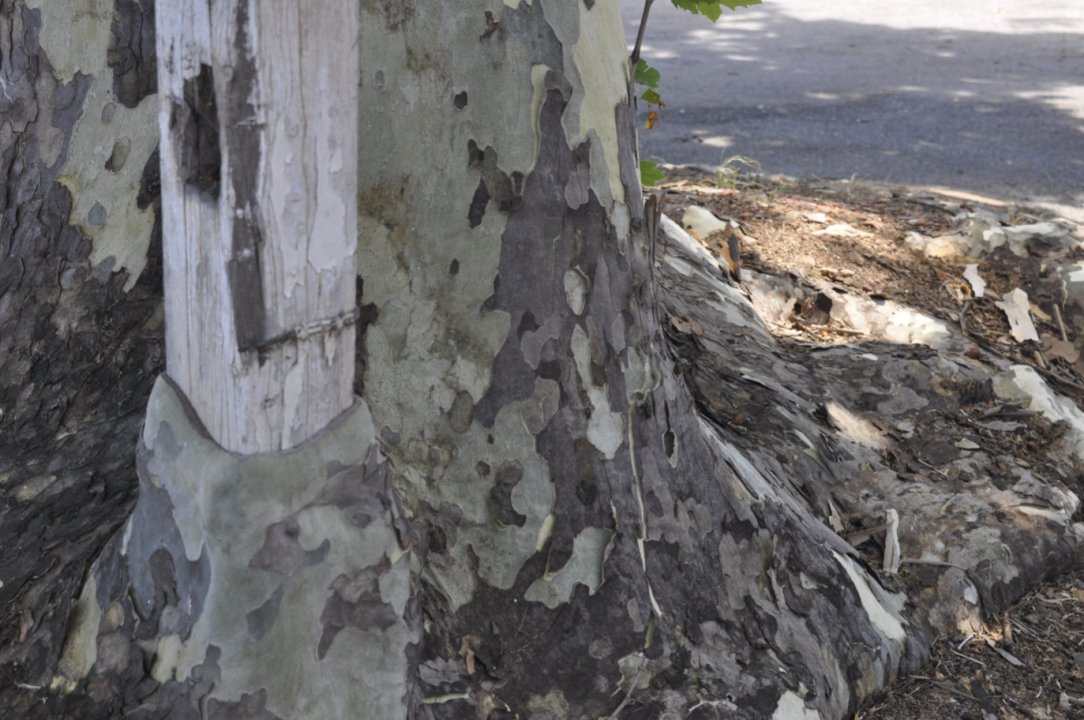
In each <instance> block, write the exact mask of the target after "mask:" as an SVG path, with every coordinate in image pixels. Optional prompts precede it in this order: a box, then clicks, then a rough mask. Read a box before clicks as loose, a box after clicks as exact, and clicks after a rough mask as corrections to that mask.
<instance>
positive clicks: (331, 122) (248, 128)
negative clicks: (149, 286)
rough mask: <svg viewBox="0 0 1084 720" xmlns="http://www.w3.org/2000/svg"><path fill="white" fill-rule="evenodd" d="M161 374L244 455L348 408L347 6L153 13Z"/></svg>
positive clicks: (350, 32) (250, 5) (181, 8)
mask: <svg viewBox="0 0 1084 720" xmlns="http://www.w3.org/2000/svg"><path fill="white" fill-rule="evenodd" d="M156 20H157V37H158V40H157V43H158V68H159V70H158V80H159V82H158V87H159V94H160V99H161V106H160V111H159V126H160V131H161V172H162V223H163V227H162V230H163V245H164V256H165V285H166V305H165V307H166V367H167V372H168V374H169V375H170V376H171V377H172V378H173V379H174V381H175V382H176V383H177V384H178V386H179V387H180V389H181V390H182V391H183V392H184V394H185V395H187V397H188V399H189V400H190V401H191V403H192V405H193V407H194V408H195V410H196V412H197V413H198V415H199V417H200V419H201V420H202V421H203V423H204V424H205V425H206V426H207V429H208V431H209V432H210V434H211V436H212V437H213V438H214V439H215V440H216V441H218V442H219V443H220V444H221V445H223V446H224V447H225V448H227V449H229V450H234V451H238V452H243V453H253V452H263V451H274V450H281V449H285V448H289V447H293V446H295V445H297V444H299V443H301V442H303V441H304V440H306V439H307V438H309V437H311V436H312V435H313V434H315V433H316V432H317V431H319V430H320V429H321V428H323V427H325V426H326V425H327V424H328V423H329V422H330V421H331V420H332V419H334V418H335V417H336V416H337V415H339V414H340V413H341V412H343V411H344V410H345V409H347V408H348V407H349V406H350V405H351V403H352V402H353V380H354V336H355V330H354V321H355V317H356V310H355V307H356V303H355V276H356V270H355V260H354V258H355V253H356V249H357V206H356V192H357V168H356V157H357V152H356V151H357V126H358V125H357V115H358V108H357V78H358V48H357V36H358V5H357V3H356V2H354V0H321V1H320V2H316V3H312V4H308V3H293V2H280V1H278V0H214V1H213V2H212V0H174V1H173V2H160V3H157V18H156Z"/></svg>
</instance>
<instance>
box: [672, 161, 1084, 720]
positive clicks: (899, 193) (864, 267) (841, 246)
mask: <svg viewBox="0 0 1084 720" xmlns="http://www.w3.org/2000/svg"><path fill="white" fill-rule="evenodd" d="M668 175H669V177H668V180H667V181H666V182H665V183H663V184H662V185H660V186H658V187H657V188H656V189H655V190H654V192H655V193H657V194H659V196H660V202H661V205H662V209H663V212H665V213H666V214H667V215H669V216H670V217H671V218H673V219H674V220H675V221H678V222H680V221H681V218H682V215H683V212H684V210H685V208H686V207H688V206H689V205H700V206H704V207H707V208H709V209H710V210H711V211H712V212H713V213H714V214H715V215H717V216H719V217H720V218H727V219H732V220H735V221H737V223H738V224H739V225H740V226H741V232H742V234H743V235H744V237H743V238H742V243H741V245H742V247H741V265H742V268H743V270H745V269H750V270H756V271H761V272H770V273H775V274H780V273H790V274H792V275H794V276H796V277H798V278H803V279H812V280H815V281H817V282H820V283H829V284H831V286H832V287H835V288H839V289H841V290H843V291H845V292H847V293H851V294H856V295H859V296H865V297H867V298H870V299H873V300H894V301H896V302H898V303H901V304H904V305H908V306H910V307H912V308H914V309H916V310H919V311H922V312H924V313H927V314H929V315H933V316H935V317H938V318H940V319H942V320H944V321H946V322H949V323H951V324H953V325H955V326H956V327H958V328H960V330H961V331H962V334H963V335H964V336H965V337H966V338H967V339H968V341H969V342H973V343H974V348H973V350H974V352H975V353H978V352H979V349H980V348H981V350H982V351H985V352H986V353H993V354H994V355H996V356H999V357H1001V358H1004V359H1005V360H1008V361H1011V362H1013V363H1024V364H1028V365H1031V366H1032V367H1034V368H1035V369H1036V370H1037V371H1038V372H1040V373H1041V374H1042V375H1043V376H1044V377H1045V378H1046V379H1047V381H1048V382H1049V383H1050V384H1051V385H1052V386H1054V387H1055V388H1056V389H1057V390H1058V391H1059V392H1061V393H1062V394H1064V395H1066V396H1068V397H1071V398H1073V399H1074V400H1075V401H1076V402H1077V403H1078V404H1084V363H1082V361H1081V359H1080V357H1079V355H1078V353H1077V350H1076V349H1075V348H1074V343H1073V326H1072V324H1071V323H1069V322H1068V321H1067V320H1066V319H1064V318H1063V317H1062V315H1061V313H1060V312H1059V311H1058V306H1059V304H1060V301H1059V300H1058V298H1057V294H1058V292H1059V290H1058V285H1057V283H1056V282H1054V279H1053V278H1052V277H1051V272H1050V268H1051V266H1052V263H1053V261H1055V260H1056V261H1057V262H1065V261H1068V260H1073V259H1081V258H1084V252H1082V251H1081V250H1078V249H1072V250H1068V251H1067V250H1066V249H1065V248H1064V247H1062V248H1060V249H1057V250H1051V252H1050V253H1049V254H1046V253H1043V252H1038V253H1031V254H1029V256H1027V257H1019V256H1017V255H1014V254H1013V253H1011V252H1009V250H1008V249H1007V248H1004V247H1003V248H999V249H998V250H997V251H995V252H994V253H992V254H990V255H987V256H984V257H983V258H982V259H981V261H979V264H980V271H981V275H982V277H983V278H984V279H985V280H986V282H987V288H986V292H985V294H984V296H983V297H981V298H979V297H976V294H975V292H974V291H973V289H972V286H971V285H970V284H969V282H968V281H967V280H965V279H964V278H963V272H964V270H965V266H966V265H967V264H968V263H974V262H976V261H975V260H965V259H963V258H956V257H930V256H928V255H926V254H924V253H922V252H919V251H917V250H915V249H913V248H912V247H911V246H910V245H909V244H908V242H907V239H908V237H909V235H910V234H912V233H918V234H919V235H921V236H923V237H938V236H942V235H948V234H951V233H953V232H959V231H961V223H964V222H966V217H967V216H968V214H969V213H971V212H973V211H975V210H976V209H980V210H981V211H982V212H984V213H985V217H987V218H989V217H995V216H996V217H997V219H998V221H999V222H1000V223H1002V224H1003V225H1006V226H1008V225H1019V224H1023V223H1034V222H1039V221H1044V220H1048V219H1050V218H1048V217H1046V216H1045V215H1043V214H1042V213H1039V212H1033V211H1029V210H1027V209H1024V208H1017V207H1013V206H1008V205H1004V204H1001V203H998V202H996V201H994V200H990V199H985V198H968V197H950V196H946V195H938V194H935V193H932V192H916V191H913V190H912V191H906V190H903V189H898V188H891V187H883V186H871V185H862V184H856V183H847V182H833V183H826V182H825V183H822V182H802V181H793V180H786V179H778V178H772V179H766V178H761V177H754V176H747V175H741V176H736V175H730V176H727V177H721V178H714V177H712V176H711V175H710V174H707V173H704V172H703V171H698V170H694V169H687V168H680V169H679V168H673V169H669V170H668ZM1070 230H1071V232H1077V233H1079V230H1078V229H1072V228H1070ZM711 237H715V235H713V236H711ZM911 237H912V245H913V237H914V236H913V235H912V236H911ZM1077 237H1078V239H1080V238H1079V235H1077ZM705 244H706V245H707V246H708V247H709V249H710V250H712V251H713V252H715V253H716V254H717V255H719V254H721V253H722V252H723V251H724V248H722V247H721V246H720V245H719V244H718V243H713V242H712V239H711V238H710V237H709V238H708V239H707V240H706V241H705ZM1051 255H1053V256H1055V257H1051ZM1016 287H1020V288H1023V289H1024V290H1025V291H1027V293H1028V295H1029V299H1030V301H1031V313H1032V319H1033V320H1034V324H1035V327H1036V330H1037V331H1038V334H1039V337H1040V342H1033V341H1025V342H1018V341H1016V340H1014V339H1013V337H1012V333H1011V330H1010V326H1009V322H1008V320H1007V318H1006V315H1005V312H1004V311H1003V310H1002V309H1001V308H999V307H998V306H997V305H996V304H995V303H996V302H997V301H998V300H999V299H1000V298H1001V297H1002V296H1003V295H1004V294H1005V293H1008V292H1009V291H1011V290H1012V289H1013V288H1016ZM773 330H774V331H775V332H776V333H777V334H778V335H779V336H780V337H781V338H783V339H784V341H787V342H794V343H830V342H854V341H856V338H855V337H854V333H853V331H849V330H848V329H847V328H845V327H839V326H838V325H833V323H832V322H831V321H830V319H827V318H826V317H825V316H824V314H823V313H820V314H819V315H818V308H817V307H816V303H810V304H808V305H803V306H796V307H795V308H794V312H793V314H792V315H791V317H790V319H789V324H788V325H787V326H784V327H774V328H773ZM1077 342H1078V343H1079V340H1078V341H1077ZM968 352H969V353H970V352H971V351H970V350H969V351H968ZM976 413H980V414H984V417H986V418H987V419H988V418H990V417H993V416H994V415H995V414H996V415H998V417H999V418H1002V419H1004V415H1005V408H1003V407H997V406H993V407H990V406H986V407H985V408H984V406H982V405H981V404H980V405H978V406H977V409H976ZM1027 415H1028V414H1027V413H1023V414H1021V416H1020V417H1017V418H1015V420H1017V421H1020V430H1019V431H1017V432H1014V433H1000V434H997V435H998V436H999V437H1001V438H1004V439H1007V441H1008V442H1011V443H1012V444H1013V446H1012V455H1013V456H1014V457H1015V458H1016V461H1017V462H1018V463H1019V464H1021V465H1024V466H1035V467H1039V466H1042V465H1043V464H1044V457H1043V448H1044V447H1045V446H1046V445H1047V443H1049V442H1050V441H1051V439H1052V438H1053V437H1055V436H1056V435H1057V434H1058V432H1059V428H1058V426H1056V425H1054V426H1051V425H1050V424H1049V423H1045V422H1041V421H1039V422H1036V419H1035V416H1034V415H1031V416H1030V417H1027ZM976 419H982V418H981V417H980V418H976ZM990 435H991V436H990V438H988V439H989V440H990V441H991V442H993V441H994V435H995V434H990ZM1004 441H1005V440H1002V441H1001V442H1004ZM1071 485H1076V486H1077V487H1076V488H1075V489H1077V490H1078V492H1079V491H1080V487H1079V483H1071ZM860 549H865V548H860ZM869 552H870V554H871V559H873V560H875V559H876V558H877V557H878V553H877V552H876V549H870V550H869ZM986 620H987V627H988V632H986V634H985V635H984V636H971V637H942V638H939V639H938V640H937V642H936V643H935V644H934V649H933V656H932V657H931V659H930V662H929V664H928V665H927V667H926V668H925V669H924V670H923V671H922V672H921V673H920V674H916V675H911V676H909V677H906V678H904V679H902V680H901V681H900V682H899V683H898V684H897V685H896V686H894V687H893V688H890V689H889V690H888V692H887V693H886V694H885V695H884V696H883V697H882V698H880V699H879V700H877V701H875V702H873V703H871V704H868V705H867V707H865V708H864V709H863V710H862V711H861V712H859V713H858V715H856V720H866V719H873V718H877V719H878V720H905V719H913V718H944V719H946V720H947V719H948V718H961V719H972V718H973V719H974V720H995V719H997V720H1016V719H1017V718H1021V719H1031V720H1050V719H1061V718H1067V719H1072V718H1082V719H1084V572H1078V573H1076V574H1072V575H1069V576H1065V577H1062V578H1059V579H1057V580H1055V581H1053V582H1051V583H1050V584H1048V585H1046V586H1044V587H1042V588H1038V589H1036V590H1034V591H1033V592H1031V593H1030V594H1029V595H1027V596H1026V597H1024V598H1022V599H1021V601H1020V602H1019V603H1018V604H1017V605H1016V606H1014V607H1013V608H1012V609H1010V610H1009V611H1008V612H1006V613H1005V614H1004V615H1003V616H1001V617H997V618H987V619H986Z"/></svg>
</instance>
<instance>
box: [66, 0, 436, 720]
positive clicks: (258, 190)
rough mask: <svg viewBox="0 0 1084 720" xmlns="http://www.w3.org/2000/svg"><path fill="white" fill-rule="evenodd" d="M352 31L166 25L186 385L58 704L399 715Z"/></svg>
mask: <svg viewBox="0 0 1084 720" xmlns="http://www.w3.org/2000/svg"><path fill="white" fill-rule="evenodd" d="M358 13H359V6H358V4H357V2H356V1H355V0H319V1H317V2H312V3H295V2H282V1H281V0H176V1H174V2H159V3H158V4H157V18H156V19H157V33H158V35H157V48H158V62H159V73H158V77H159V93H160V103H161V105H160V114H159V125H160V131H161V146H160V154H161V174H162V215H163V246H164V259H165V285H166V335H167V375H168V376H169V377H170V378H171V379H172V380H173V382H167V381H165V380H159V381H158V383H157V384H156V386H155V388H154V391H153V393H152V394H151V398H150V401H149V404H148V408H147V415H146V421H145V426H144V430H143V434H142V437H141V441H140V447H139V452H138V456H137V462H138V469H139V477H140V497H139V501H138V503H137V505H136V508H135V511H134V513H133V515H132V518H131V520H130V521H129V524H128V526H127V528H126V529H125V531H124V534H123V537H118V538H116V539H114V541H113V542H112V544H111V546H110V547H108V548H107V549H106V551H105V552H104V553H103V555H102V557H101V558H100V559H99V561H98V563H97V564H96V566H95V568H94V571H93V572H92V573H91V574H90V577H89V579H88V581H87V584H86V587H85V588H84V591H83V594H82V596H81V598H80V601H79V607H78V609H77V611H76V613H75V614H74V617H75V618H76V620H75V621H74V623H73V630H72V632H71V633H70V635H69V637H70V640H69V642H68V643H67V645H66V647H65V653H64V657H63V659H62V661H61V674H60V675H59V676H58V684H59V685H61V686H62V687H67V688H74V687H76V686H77V684H78V683H79V682H80V681H82V680H84V679H87V680H88V682H89V683H90V684H91V685H94V686H95V687H100V686H101V687H108V688H111V689H110V690H109V691H108V692H98V693H97V696H99V697H105V698H113V699H114V700H115V699H117V698H123V701H120V702H121V703H122V704H125V703H127V704H131V703H132V697H131V693H132V692H135V691H134V690H133V688H141V689H140V690H139V691H138V692H139V693H140V694H139V696H138V697H139V700H138V702H139V703H140V706H141V707H142V708H145V709H147V710H148V711H150V714H156V713H158V712H159V711H161V712H162V713H164V712H166V711H167V709H171V708H172V710H171V711H170V712H177V713H179V715H182V716H184V717H199V718H221V717H230V718H250V717H251V718H256V717H259V718H290V719H295V718H314V719H315V718H319V719H320V720H324V719H326V718H357V717H372V718H381V719H382V720H383V719H385V718H387V719H392V718H399V717H403V716H405V712H406V710H405V708H406V703H407V702H408V699H409V698H408V693H407V684H406V683H407V669H406V668H407V662H408V659H407V653H406V647H407V646H408V645H409V644H410V643H411V642H415V641H416V640H417V633H416V632H415V630H414V629H413V626H412V624H411V623H410V622H408V621H407V620H406V617H407V616H409V615H410V614H411V610H410V607H411V605H410V603H409V602H408V601H409V599H410V597H411V589H410V588H411V573H412V566H411V563H412V562H413V561H414V560H413V555H412V554H411V553H409V552H407V551H406V549H405V547H404V546H406V545H408V544H409V540H408V539H406V538H405V537H404V534H405V533H408V532H409V528H408V527H407V526H406V525H405V520H404V518H403V516H402V513H401V512H400V510H399V508H398V505H397V503H396V500H395V495H394V491H393V490H392V488H391V487H390V484H389V481H388V472H387V466H386V464H385V463H384V461H383V458H382V456H381V454H380V451H379V449H378V446H377V442H376V437H375V433H374V428H373V422H372V419H371V416H370V414H369V409H368V407H367V405H366V404H365V403H364V402H363V401H362V400H360V399H355V397H354V395H353V392H352V389H353V378H354V337H355V331H354V320H355V305H356V302H355V282H356V280H355V278H356V267H355V253H356V247H357V199H356V195H357V134H358V94H357V93H358V77H359V74H358V73H359V71H358ZM193 411H194V412H193ZM148 672H149V675H150V677H149V678H146V677H144V674H146V673H148ZM151 681H153V682H151ZM152 690H153V692H152ZM114 700H109V702H113V701H114ZM178 705H179V706H181V707H182V708H189V709H190V711H189V710H180V711H177V710H176V707H177V706H178ZM113 710H114V711H115V710H116V708H113Z"/></svg>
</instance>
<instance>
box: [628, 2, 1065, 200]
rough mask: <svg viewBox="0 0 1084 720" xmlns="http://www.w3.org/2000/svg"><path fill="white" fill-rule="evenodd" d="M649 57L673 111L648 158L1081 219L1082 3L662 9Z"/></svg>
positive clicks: (635, 19)
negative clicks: (739, 164)
mask: <svg viewBox="0 0 1084 720" xmlns="http://www.w3.org/2000/svg"><path fill="white" fill-rule="evenodd" d="M621 2H622V12H623V14H624V16H625V23H626V30H627V31H628V34H629V38H630V43H631V39H632V38H634V37H635V33H636V28H637V26H638V23H639V19H640V13H641V11H642V7H643V4H642V0H621ZM642 55H643V57H644V58H645V59H646V60H647V61H648V62H650V63H651V64H652V65H654V66H656V67H657V68H659V70H660V71H661V72H662V85H661V88H660V89H661V92H662V95H663V98H664V100H665V102H666V108H665V110H664V111H663V114H662V121H661V122H660V123H659V125H658V126H657V127H656V128H655V129H653V130H651V131H641V136H640V142H641V146H642V149H643V155H644V156H645V157H654V158H657V159H661V160H665V161H667V162H672V163H682V164H685V163H688V164H697V165H703V166H714V165H718V164H719V163H720V162H722V160H724V159H725V158H728V157H730V156H733V155H743V156H748V157H751V158H754V159H755V160H757V161H758V162H759V163H760V164H761V166H762V168H763V171H764V172H766V173H783V174H787V175H792V176H796V177H819V178H825V179H839V178H849V177H852V176H857V177H859V178H862V179H865V180H875V181H887V182H893V183H900V184H907V185H917V186H943V187H948V188H952V189H955V190H960V191H966V192H972V193H977V194H981V195H985V196H989V197H995V198H1001V199H1009V200H1028V201H1031V202H1037V203H1040V204H1045V205H1052V206H1055V207H1056V208H1062V209H1069V210H1071V211H1074V212H1066V213H1063V214H1070V215H1077V216H1080V215H1084V0H909V1H908V2H899V1H898V0H896V1H894V2H890V1H886V0H837V1H835V2H828V1H825V0H765V2H764V4H763V5H761V6H757V7H753V8H742V9H739V10H738V11H737V12H733V13H731V12H729V11H727V12H726V13H725V14H724V15H723V17H722V18H720V20H719V21H718V23H716V24H715V25H714V26H713V25H712V24H711V23H710V22H709V21H708V20H707V19H705V18H703V17H699V16H692V15H689V14H687V13H684V12H681V11H679V10H677V9H675V8H674V7H672V6H671V4H670V3H669V2H668V0H658V1H657V2H656V3H655V4H654V6H653V8H652V11H651V18H650V21H649V23H648V29H647V35H646V39H645V43H644V48H643V51H642Z"/></svg>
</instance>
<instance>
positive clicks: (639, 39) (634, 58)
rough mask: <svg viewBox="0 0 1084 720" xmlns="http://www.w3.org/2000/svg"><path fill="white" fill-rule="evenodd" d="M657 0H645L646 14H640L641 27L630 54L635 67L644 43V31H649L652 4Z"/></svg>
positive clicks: (630, 59) (630, 60)
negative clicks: (648, 18) (649, 14)
mask: <svg viewBox="0 0 1084 720" xmlns="http://www.w3.org/2000/svg"><path fill="white" fill-rule="evenodd" d="M653 2H655V0H644V14H643V15H641V16H640V29H639V30H637V31H636V44H635V45H633V46H632V55H631V56H629V62H630V63H632V65H633V67H635V66H636V61H638V60H639V59H640V46H641V45H643V43H644V33H645V32H646V31H647V16H648V13H650V12H651V4H652V3H653Z"/></svg>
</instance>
